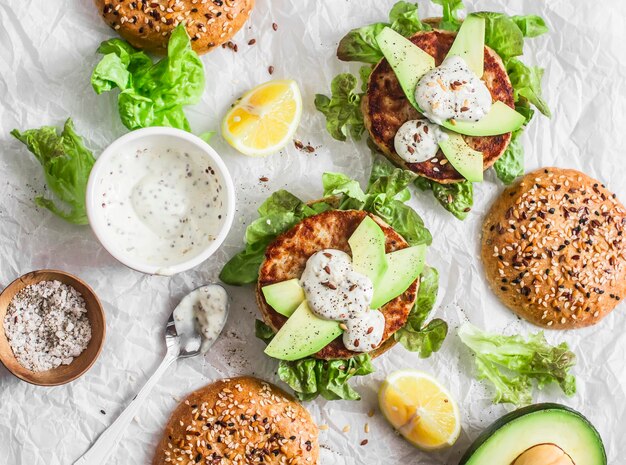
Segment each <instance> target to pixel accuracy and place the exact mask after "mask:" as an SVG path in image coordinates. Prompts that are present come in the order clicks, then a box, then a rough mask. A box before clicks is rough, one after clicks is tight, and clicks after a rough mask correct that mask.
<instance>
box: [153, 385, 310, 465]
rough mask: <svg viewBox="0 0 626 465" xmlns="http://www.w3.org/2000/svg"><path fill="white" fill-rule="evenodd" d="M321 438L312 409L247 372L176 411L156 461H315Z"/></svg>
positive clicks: (157, 464)
mask: <svg viewBox="0 0 626 465" xmlns="http://www.w3.org/2000/svg"><path fill="white" fill-rule="evenodd" d="M317 437H318V429H317V425H316V424H315V423H314V422H313V420H312V419H311V415H310V414H309V412H308V411H307V410H306V409H305V408H304V407H302V406H301V405H300V404H299V403H298V402H296V401H295V400H294V399H293V398H292V397H291V396H290V395H288V394H286V393H285V392H283V391H282V390H280V389H279V388H277V387H276V386H274V385H272V384H269V383H266V382H265V381H261V380H260V379H257V378H252V377H248V376H244V377H240V378H232V379H224V380H221V381H217V382H215V383H212V384H209V385H208V386H205V387H203V388H202V389H198V390H197V391H195V392H192V393H191V394H190V395H189V396H188V397H187V398H186V399H185V400H184V402H182V403H181V404H180V405H179V406H178V407H177V408H176V410H174V413H172V416H171V417H170V419H169V421H168V422H167V425H166V427H165V431H164V433H163V437H162V438H161V441H160V442H159V445H158V446H157V451H156V454H155V456H154V460H153V461H152V464H153V465H178V464H185V465H186V464H196V463H198V464H215V465H220V464H222V465H225V464H229V465H230V464H232V465H248V464H265V465H267V464H270V465H278V464H280V465H283V464H296V463H298V464H311V465H315V464H317V463H318V457H319V446H318V442H317ZM179 458H180V459H179Z"/></svg>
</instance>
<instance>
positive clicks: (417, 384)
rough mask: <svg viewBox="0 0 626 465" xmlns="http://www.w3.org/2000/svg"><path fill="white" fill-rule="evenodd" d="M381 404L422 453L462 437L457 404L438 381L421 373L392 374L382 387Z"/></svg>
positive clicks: (399, 372)
mask: <svg viewBox="0 0 626 465" xmlns="http://www.w3.org/2000/svg"><path fill="white" fill-rule="evenodd" d="M378 402H379V404H380V410H381V411H382V412H383V414H384V415H385V417H386V418H387V420H388V421H389V423H391V425H392V426H393V427H394V428H395V429H396V430H397V431H398V432H399V433H400V434H402V436H404V437H405V438H406V439H407V440H408V441H409V442H410V443H411V444H413V445H415V446H416V447H419V448H420V449H423V450H436V449H442V448H445V447H449V446H451V445H452V444H454V443H455V442H456V440H457V439H458V437H459V434H460V433H461V418H460V414H459V408H458V407H457V405H456V402H455V401H454V399H452V396H451V395H450V393H449V392H448V390H447V389H446V388H445V387H443V386H442V385H441V384H440V383H439V382H438V381H437V380H436V379H435V378H433V377H432V376H430V375H428V374H426V373H423V372H421V371H417V370H401V371H396V372H395V373H392V374H390V375H389V376H388V377H387V379H386V380H385V381H384V382H383V384H382V386H381V387H380V391H379V392H378Z"/></svg>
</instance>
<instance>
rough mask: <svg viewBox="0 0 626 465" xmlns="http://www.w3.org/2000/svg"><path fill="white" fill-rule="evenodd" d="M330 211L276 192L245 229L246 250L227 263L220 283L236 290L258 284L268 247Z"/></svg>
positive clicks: (324, 205) (326, 205)
mask: <svg viewBox="0 0 626 465" xmlns="http://www.w3.org/2000/svg"><path fill="white" fill-rule="evenodd" d="M329 208H330V206H329V205H328V204H326V203H324V202H316V203H314V204H312V205H311V206H309V205H307V204H306V203H304V202H303V201H301V200H300V199H299V198H297V197H296V196H295V195H293V194H291V193H290V192H287V191H286V190H279V191H277V192H274V193H273V194H272V195H271V196H270V197H269V198H268V199H267V200H266V201H265V202H263V204H262V205H261V206H260V207H259V209H258V212H259V218H257V219H256V220H254V221H253V222H252V223H250V225H249V226H248V227H247V228H246V235H245V240H246V247H245V249H244V250H243V251H241V252H239V253H238V254H237V255H235V256H234V257H233V258H231V259H230V260H229V261H228V263H226V265H225V266H224V268H222V272H221V273H220V279H221V280H222V281H223V282H225V283H226V284H232V285H236V286H241V285H243V284H250V283H253V282H255V281H256V280H257V278H258V277H259V267H260V266H261V263H263V260H264V259H265V249H266V248H267V246H268V245H269V243H270V242H272V241H273V240H274V239H275V238H276V237H277V236H278V235H279V234H280V233H282V232H284V231H286V230H288V229H289V228H291V227H292V226H294V225H295V224H297V223H298V222H300V221H302V220H303V219H304V218H306V217H308V216H312V215H316V214H317V213H321V212H323V211H325V210H328V209H329Z"/></svg>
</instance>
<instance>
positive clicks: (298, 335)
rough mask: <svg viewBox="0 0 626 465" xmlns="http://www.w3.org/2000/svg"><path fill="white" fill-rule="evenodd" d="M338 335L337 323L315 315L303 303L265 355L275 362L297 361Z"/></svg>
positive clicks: (320, 348) (339, 329) (339, 332)
mask: <svg viewBox="0 0 626 465" xmlns="http://www.w3.org/2000/svg"><path fill="white" fill-rule="evenodd" d="M342 332H343V331H342V330H341V328H339V322H338V321H333V320H325V319H323V318H320V317H318V316H316V315H315V314H314V313H313V312H312V311H311V309H310V308H309V305H308V304H307V302H306V301H304V302H302V303H301V304H300V305H299V306H298V308H297V309H296V311H295V312H293V314H292V315H291V316H290V317H289V319H288V320H287V322H286V323H285V324H284V325H283V326H282V328H280V330H279V331H278V332H277V333H276V335H275V336H274V339H272V340H271V342H270V343H269V344H268V346H267V347H266V348H265V353H266V354H267V355H269V356H270V357H274V358H277V359H279V360H299V359H301V358H304V357H308V356H309V355H312V354H314V353H316V352H319V351H320V350H322V349H323V348H324V347H326V346H327V345H328V344H329V343H330V342H331V341H332V340H334V339H335V338H337V337H338V336H339V335H341V333H342Z"/></svg>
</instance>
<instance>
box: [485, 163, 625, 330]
mask: <svg viewBox="0 0 626 465" xmlns="http://www.w3.org/2000/svg"><path fill="white" fill-rule="evenodd" d="M625 224H626V212H625V210H624V207H623V206H622V204H621V203H620V202H619V201H618V200H617V199H616V198H615V195H614V194H612V193H611V192H609V191H608V190H607V189H606V188H605V187H604V185H602V184H601V183H599V182H598V181H596V180H594V179H592V178H590V177H589V176H586V175H585V174H583V173H580V172H578V171H575V170H569V169H560V168H545V169H541V170H538V171H535V172H533V173H530V174H527V175H526V176H524V177H523V178H522V179H521V180H520V181H519V182H517V184H515V185H514V186H512V187H509V188H507V189H506V190H505V191H504V192H503V193H502V195H501V196H500V197H499V198H498V199H497V200H496V202H495V203H494V205H493V206H492V208H491V210H490V211H489V213H488V214H487V218H486V219H485V222H484V223H483V231H482V260H483V264H484V267H485V274H486V275H487V281H488V282H489V284H490V286H491V288H492V289H493V291H494V292H495V294H496V295H497V296H498V297H499V298H500V300H502V302H503V303H504V304H505V305H506V306H507V307H509V308H510V309H511V310H513V311H514V312H515V313H517V314H518V315H519V316H521V317H523V318H525V319H527V320H528V321H530V322H532V323H534V324H536V325H538V326H543V327H546V328H552V329H573V328H580V327H583V326H590V325H593V324H595V323H597V322H598V321H600V320H601V319H602V318H604V317H605V316H606V315H607V314H609V312H611V310H613V308H615V306H616V305H617V304H618V303H619V301H620V300H621V299H623V298H624V297H625V296H626V266H625V265H626V263H625V259H626V242H625V240H624V229H625Z"/></svg>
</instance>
